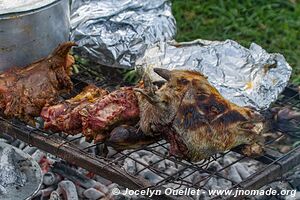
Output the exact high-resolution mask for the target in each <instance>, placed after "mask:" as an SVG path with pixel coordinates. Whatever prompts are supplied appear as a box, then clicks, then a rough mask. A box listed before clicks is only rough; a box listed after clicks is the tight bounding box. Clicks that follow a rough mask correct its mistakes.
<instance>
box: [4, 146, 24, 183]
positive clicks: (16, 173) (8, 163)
mask: <svg viewBox="0 0 300 200" xmlns="http://www.w3.org/2000/svg"><path fill="white" fill-rule="evenodd" d="M0 171H1V173H0V185H1V186H3V187H4V188H5V187H7V186H10V185H12V184H16V185H18V186H23V185H24V183H25V182H26V176H25V175H24V174H23V173H22V172H21V171H20V169H19V167H18V164H17V158H16V152H15V150H14V149H13V148H11V147H5V148H4V149H3V150H2V155H1V157H0Z"/></svg>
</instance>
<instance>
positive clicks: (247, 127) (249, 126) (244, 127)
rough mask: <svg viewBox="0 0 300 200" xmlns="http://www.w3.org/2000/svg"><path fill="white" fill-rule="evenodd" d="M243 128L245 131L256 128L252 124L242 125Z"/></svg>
mask: <svg viewBox="0 0 300 200" xmlns="http://www.w3.org/2000/svg"><path fill="white" fill-rule="evenodd" d="M241 127H242V128H243V129H249V130H251V129H253V128H254V127H255V125H254V124H252V123H244V124H242V125H241Z"/></svg>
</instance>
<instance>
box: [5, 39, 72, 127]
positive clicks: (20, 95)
mask: <svg viewBox="0 0 300 200" xmlns="http://www.w3.org/2000/svg"><path fill="white" fill-rule="evenodd" d="M74 45H75V44H74V43H73V42H66V43H63V44H61V45H60V46H58V47H57V48H56V49H55V50H54V51H53V53H52V54H51V55H49V56H48V57H46V58H44V59H41V60H39V61H36V62H34V63H32V64H30V65H28V66H26V67H24V68H13V69H10V70H8V71H6V72H4V73H2V74H0V111H1V112H2V114H4V115H6V116H8V117H16V118H19V119H21V120H23V121H26V122H29V123H31V124H32V123H33V118H34V117H36V116H39V115H40V112H41V109H42V108H43V106H44V105H45V104H51V103H53V102H54V101H55V100H56V98H57V97H58V95H59V94H61V93H62V92H68V91H70V90H71V89H72V86H73V84H72V82H71V79H70V73H71V65H72V63H73V62H74V59H73V57H72V56H70V55H69V54H68V53H69V50H70V48H71V47H72V46H74Z"/></svg>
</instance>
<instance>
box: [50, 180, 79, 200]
mask: <svg viewBox="0 0 300 200" xmlns="http://www.w3.org/2000/svg"><path fill="white" fill-rule="evenodd" d="M56 192H57V193H58V194H62V195H63V197H64V198H63V199H64V200H78V195H77V190H76V187H75V185H74V183H73V182H72V181H61V182H60V183H59V184H58V188H57V190H56ZM51 195H52V194H51Z"/></svg>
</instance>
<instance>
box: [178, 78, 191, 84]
mask: <svg viewBox="0 0 300 200" xmlns="http://www.w3.org/2000/svg"><path fill="white" fill-rule="evenodd" d="M178 82H179V84H182V85H187V84H188V83H189V81H188V80H187V79H185V78H181V79H179V81H178Z"/></svg>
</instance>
